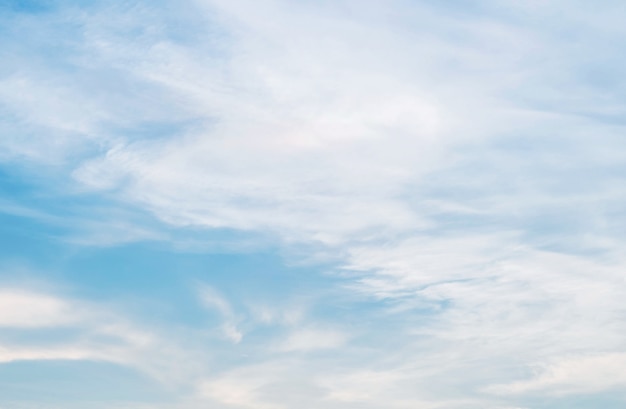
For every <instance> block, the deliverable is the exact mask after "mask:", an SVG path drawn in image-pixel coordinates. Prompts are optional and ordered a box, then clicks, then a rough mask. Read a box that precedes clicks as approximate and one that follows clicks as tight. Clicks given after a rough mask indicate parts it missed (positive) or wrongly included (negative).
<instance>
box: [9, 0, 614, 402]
mask: <svg viewBox="0 0 626 409" xmlns="http://www.w3.org/2000/svg"><path fill="white" fill-rule="evenodd" d="M456 3H457V4H454V5H441V4H432V3H429V2H423V1H422V2H419V1H418V2H407V1H400V0H398V1H396V0H394V1H389V2H386V3H384V4H382V3H380V2H373V1H364V2H358V3H357V2H350V1H338V2H332V3H331V2H317V3H316V4H313V3H309V2H292V1H267V2H262V3H259V2H252V1H246V0H236V1H233V0H230V1H221V0H206V1H187V2H179V3H176V5H174V4H173V3H169V2H167V1H163V2H162V1H159V2H157V3H155V4H152V3H150V4H148V3H145V2H139V1H138V2H127V3H125V4H124V5H104V4H98V2H96V3H94V4H93V5H90V6H80V7H79V6H78V5H74V6H72V7H70V6H67V7H66V6H59V7H58V8H52V9H49V10H47V11H46V12H45V13H37V14H32V13H24V12H22V13H19V12H17V11H16V10H13V9H12V11H10V12H8V11H7V12H4V11H2V13H3V17H2V18H3V21H6V22H7V27H8V28H6V29H3V30H5V31H3V33H4V32H6V33H9V34H10V35H9V36H7V37H5V39H0V44H2V45H6V47H5V51H2V52H0V57H1V58H3V61H4V60H6V61H7V63H6V67H5V68H3V69H2V78H1V79H0V114H1V115H2V117H3V118H6V119H7V120H6V121H3V124H2V125H0V126H1V129H0V132H2V134H3V135H6V136H5V137H3V138H0V139H1V140H0V148H1V151H2V153H0V160H2V162H3V163H4V164H7V166H9V165H10V166H16V167H22V168H28V169H29V171H30V172H32V173H33V174H42V175H46V178H45V182H42V183H46V184H48V185H47V186H46V188H47V189H48V190H50V191H55V192H57V194H58V195H75V196H80V195H89V197H90V198H92V199H93V200H94V201H97V200H98V198H100V199H101V200H102V203H103V204H102V203H101V204H100V206H101V207H100V209H103V210H99V211H94V212H91V213H89V212H88V216H86V217H85V216H84V215H83V214H81V216H80V217H79V218H77V220H78V219H79V220H78V221H79V222H80V223H77V224H80V226H77V227H76V228H75V229H73V230H72V232H73V233H72V234H71V236H72V237H71V238H70V239H67V240H66V241H67V242H68V243H71V244H77V243H79V244H80V245H82V246H94V245H98V246H106V245H112V244H116V245H124V244H126V243H129V242H136V241H146V240H159V241H162V242H172V246H173V248H175V249H177V250H180V249H181V248H182V249H184V248H185V246H186V243H187V242H184V241H181V240H177V237H178V236H177V234H176V233H175V232H177V231H185V229H190V230H191V229H193V230H194V231H195V232H199V233H198V236H200V238H199V239H196V238H195V236H194V240H191V241H192V242H193V243H196V242H198V243H200V244H199V246H200V247H202V243H203V241H202V237H204V236H202V234H204V233H205V232H207V233H206V234H207V236H208V235H209V234H210V233H209V232H214V231H237V232H240V234H241V237H242V239H243V238H246V237H248V235H249V236H254V240H258V241H263V242H264V243H269V244H267V245H268V246H269V247H271V248H272V250H276V249H279V251H280V252H282V254H284V255H286V256H287V257H291V258H298V257H299V255H300V254H301V253H302V252H303V251H302V249H303V248H304V249H305V251H304V252H305V253H307V256H306V258H307V260H309V261H310V260H322V259H323V260H324V261H325V262H328V261H329V260H330V261H331V264H332V266H330V267H328V268H326V267H324V268H326V270H327V271H325V274H327V275H326V276H325V277H326V279H327V281H325V282H327V283H328V284H327V285H328V287H330V286H332V287H333V289H332V291H330V290H329V291H328V292H329V293H330V292H332V294H335V295H336V296H337V299H332V300H327V298H328V297H327V298H324V300H321V298H316V295H317V294H312V295H311V300H312V301H311V304H312V305H311V306H307V307H306V308H304V307H302V306H301V305H295V306H292V305H291V304H290V303H289V302H288V301H285V300H287V299H288V298H289V297H288V294H276V298H277V300H276V302H275V303H274V304H272V303H265V304H266V305H264V304H263V303H261V302H260V301H259V300H256V299H250V300H248V299H245V300H237V302H233V301H232V300H231V299H230V298H229V297H230V295H229V297H226V296H225V295H223V294H221V292H220V289H219V286H218V285H215V286H213V284H212V283H209V282H208V281H209V280H206V282H205V281H202V284H198V283H196V284H197V286H196V287H197V288H195V291H196V296H197V299H198V301H199V304H200V305H202V306H203V307H204V308H205V310H209V311H214V312H217V315H218V320H219V324H218V328H217V331H218V332H220V334H221V336H222V337H223V338H225V339H227V340H228V341H230V342H229V343H228V342H227V343H226V344H228V345H229V346H228V347H225V346H224V345H222V344H219V341H215V340H213V339H211V338H210V336H207V335H206V333H205V332H203V331H204V330H205V329H206V328H202V329H201V330H198V329H197V328H193V329H190V328H186V329H185V330H181V331H182V332H183V333H185V334H187V335H189V336H190V337H193V336H197V337H198V339H199V341H198V343H197V344H196V343H193V342H191V344H193V346H189V345H188V344H187V343H186V342H184V341H183V340H181V339H179V338H177V337H167V336H166V337H164V338H163V339H162V338H161V337H162V333H168V329H167V328H166V329H163V328H160V329H159V331H156V332H158V334H159V335H158V336H157V335H155V334H154V333H153V332H152V331H148V330H145V329H140V328H143V327H142V326H141V325H139V324H137V325H135V324H132V325H131V324H130V322H131V321H132V320H124V319H117V318H111V315H109V314H108V313H102V312H97V313H96V312H94V310H93V305H91V304H89V303H88V302H86V301H80V302H79V301H76V300H72V299H66V298H63V297H57V296H54V295H50V294H40V293H35V292H28V291H22V290H20V291H17V290H15V291H14V290H12V289H7V290H6V291H3V292H1V293H0V325H2V326H4V327H7V328H8V327H11V328H16V329H19V330H20V331H26V330H28V329H33V328H44V327H45V328H48V327H59V328H61V327H63V328H65V327H72V328H77V329H78V331H79V332H80V333H81V334H82V336H81V337H78V338H77V339H75V340H73V341H72V342H69V343H66V344H63V345H61V346H58V347H57V346H55V347H54V348H52V347H50V346H46V347H45V348H43V347H37V348H32V349H29V348H26V349H25V348H23V347H18V346H17V345H13V344H11V345H8V346H5V349H3V350H2V358H0V359H1V360H4V361H5V362H8V361H12V360H23V359H34V360H42V359H96V360H97V359H101V360H109V361H111V362H117V363H122V364H124V365H129V366H132V367H136V368H138V369H139V370H141V371H145V372H146V373H149V374H150V375H151V376H154V377H155V378H160V377H161V376H163V379H162V380H163V381H164V383H168V382H174V381H172V380H170V379H169V378H168V375H169V374H176V375H177V376H178V377H179V379H183V381H181V382H182V383H183V384H185V385H187V387H188V388H190V389H194V390H195V391H196V392H193V393H188V394H187V395H185V398H181V400H182V401H184V400H185V399H186V398H189V399H191V400H192V402H190V403H189V405H192V406H193V405H196V403H197V404H198V405H204V404H206V402H210V403H213V404H215V405H218V407H235V408H236V407H241V408H245V407H249V408H268V409H269V408H272V409H273V408H282V407H293V405H294V404H295V402H296V401H297V400H298V399H297V398H298V397H300V406H302V400H303V398H302V397H306V398H307V399H310V402H313V403H311V405H310V407H319V406H314V403H315V404H322V403H323V406H324V407H329V408H335V407H336V408H340V407H352V406H351V405H356V404H358V405H365V406H362V407H372V408H374V407H381V406H386V407H392V408H395V407H397V408H405V407H416V406H419V407H424V408H429V407H432V408H456V407H459V408H472V407H476V408H485V407H493V408H511V407H526V406H528V407H532V406H533V405H532V402H531V403H529V402H530V401H529V399H531V398H532V397H533V396H535V394H538V393H539V394H545V395H546V396H552V395H553V396H557V395H558V396H567V395H568V394H572V393H582V392H584V393H587V394H594V393H610V391H611V390H612V389H615V388H618V387H620V386H622V384H623V374H622V372H621V371H620V370H619V368H618V367H619V363H621V362H622V360H623V359H622V356H623V354H624V348H623V345H624V335H623V334H625V332H624V325H623V316H624V312H623V306H622V300H623V299H624V295H625V292H626V286H625V285H624V281H623V279H622V275H623V274H622V271H623V266H624V254H623V250H622V248H623V245H624V240H623V237H622V232H623V228H624V227H625V224H626V219H625V218H624V214H623V210H622V207H623V206H622V204H623V201H624V199H625V198H626V194H625V193H624V189H623V188H622V185H623V183H622V182H623V179H624V164H625V163H626V157H625V155H624V152H626V150H625V149H624V148H625V147H626V146H624V141H623V138H622V136H621V134H622V127H623V119H622V117H623V114H624V112H625V101H624V98H623V92H621V90H622V88H623V80H622V73H621V70H622V69H621V68H620V67H621V66H622V61H621V57H619V56H620V55H621V50H622V49H623V46H624V44H622V43H623V41H622V40H621V38H624V36H623V34H624V28H623V23H622V20H623V17H624V10H623V8H622V6H621V5H620V4H618V3H617V2H608V3H605V4H603V5H601V6H593V7H591V6H588V5H585V4H582V3H581V2H574V3H567V4H566V3H565V2H561V1H556V2H550V3H549V4H548V3H546V2H536V1H529V2H517V1H509V2H504V3H503V2H492V1H480V2H472V3H465V4H460V3H458V2H456ZM7 13H8V14H7ZM4 14H6V16H5V15H4ZM9 18H10V21H11V22H10V24H9V23H8V22H9ZM68 23H71V24H69V25H68ZM21 34H23V37H21V38H22V40H21V41H22V42H23V45H24V46H23V47H17V46H15V45H11V43H12V41H9V40H10V39H11V38H17V37H19V36H18V35H21ZM9 37H10V38H9ZM53 40H55V41H56V40H63V41H61V42H59V44H60V45H59V47H61V50H60V52H59V53H52V54H50V53H44V50H45V49H47V48H46V47H47V45H49V44H50V42H51V41H53ZM61 51H62V52H61ZM7 203H8V202H7ZM4 208H5V210H6V211H5V213H11V212H12V213H19V214H22V215H31V216H32V217H39V215H40V213H39V212H37V211H34V210H33V211H31V212H29V211H28V209H26V208H22V207H21V205H20V207H11V206H8V205H7V206H4ZM120 209H121V210H120ZM126 209H128V210H127V211H126ZM42 214H47V213H46V212H42ZM146 214H147V215H149V216H145V215H146ZM139 215H141V216H139ZM142 217H145V219H144V218H142ZM39 218H41V217H39ZM147 218H150V220H149V221H146V220H147ZM172 232H174V233H172ZM238 239H239V236H237V237H235V239H233V240H232V241H233V242H237V240H238ZM207 241H208V239H207ZM217 241H219V239H218V240H217ZM234 246H235V247H237V246H236V244H235V245H234ZM277 251H278V250H277ZM330 277H332V280H331V279H330ZM320 280H322V281H323V280H324V277H322V278H320ZM338 282H340V283H341V285H340V286H338V287H337V286H336V285H337V283H338ZM266 285H267V286H268V287H271V286H272V283H270V282H268V283H266ZM311 291H314V290H313V289H312V290H311ZM276 292H277V293H278V290H276ZM281 297H282V298H281ZM242 306H246V307H242ZM7 311H16V312H15V313H9V312H7ZM329 311H331V312H329ZM102 314H104V315H102ZM204 324H205V322H204V321H203V325H204ZM169 325H170V326H171V327H172V328H178V329H179V330H180V328H179V327H178V326H176V325H175V324H174V323H169ZM166 326H167V325H166ZM185 331H189V332H185ZM263 331H266V332H263ZM107 339H108V341H107ZM111 339H114V340H115V341H114V342H113V341H111ZM209 340H210V342H213V343H212V344H211V346H213V347H215V348H216V349H219V350H220V351H224V350H225V348H228V352H227V353H225V356H226V357H222V358H216V357H215V356H213V355H211V354H210V353H209V352H207V351H206V350H205V349H206V348H205V349H203V348H202V347H201V346H200V345H199V344H202V342H209ZM110 341H111V342H110ZM200 341H201V342H200ZM162 350H165V351H166V352H165V353H162V354H161V353H159V352H158V351H162ZM260 351H261V352H260ZM195 354H197V355H198V356H199V357H200V358H197V359H194V356H193V355H195ZM209 355H210V356H211V358H210V359H209V358H208V357H207V356H209ZM330 355H332V357H330ZM533 368H543V369H542V370H541V371H539V372H537V373H535V374H533ZM468 374H471V379H470V377H469V376H468ZM594 374H595V375H594ZM287 389H288V390H289V392H285V390H287ZM279 390H281V392H280V393H279V392H277V391H279ZM581 391H582V392H581ZM607 391H608V392H607ZM181 395H183V394H182V393H181ZM189 395H192V396H191V397H190V396H189ZM305 400H306V399H305ZM196 401H197V402H196ZM1 404H2V402H0V405H1ZM219 405H221V406H219ZM368 405H369V406H368ZM360 407H361V406H360Z"/></svg>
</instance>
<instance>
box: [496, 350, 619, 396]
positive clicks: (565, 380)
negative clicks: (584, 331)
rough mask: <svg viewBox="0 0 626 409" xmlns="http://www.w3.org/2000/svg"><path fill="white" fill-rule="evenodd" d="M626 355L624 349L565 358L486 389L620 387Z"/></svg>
mask: <svg viewBox="0 0 626 409" xmlns="http://www.w3.org/2000/svg"><path fill="white" fill-rule="evenodd" d="M625 359H626V355H625V354H623V353H608V354H602V355H597V356H576V357H570V358H564V359H561V360H559V361H557V362H554V363H552V364H549V365H546V366H545V368H542V369H541V370H540V371H538V373H537V374H536V376H535V377H534V378H533V379H530V380H527V381H517V382H513V383H510V384H503V385H493V386H491V387H488V388H487V391H489V392H492V393H496V394H522V393H529V392H530V393H539V394H550V395H557V396H558V395H580V394H593V393H598V392H602V391H606V390H610V389H618V388H622V387H623V386H624V385H625V384H626V371H624V361H625ZM542 366H543V365H542Z"/></svg>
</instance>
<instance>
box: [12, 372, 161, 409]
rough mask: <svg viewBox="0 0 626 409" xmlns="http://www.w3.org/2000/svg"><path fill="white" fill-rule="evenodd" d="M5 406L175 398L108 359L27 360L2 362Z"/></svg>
mask: <svg viewBox="0 0 626 409" xmlns="http://www.w3.org/2000/svg"><path fill="white" fill-rule="evenodd" d="M0 393H1V394H2V404H3V406H5V405H6V406H5V407H9V408H10V407H13V406H12V405H15V407H20V406H21V407H23V406H24V405H33V406H36V405H41V404H45V405H46V406H48V407H57V406H59V407H67V408H74V407H76V408H78V407H84V405H93V404H94V403H96V404H97V405H98V406H100V405H103V404H104V405H106V404H109V405H118V404H122V405H128V404H132V403H133V402H134V403H137V402H141V403H148V404H150V403H159V404H162V403H164V402H171V401H173V395H172V394H171V393H170V392H169V391H167V390H164V389H163V387H162V386H161V385H159V384H158V383H156V382H154V380H152V379H150V378H148V377H146V376H145V375H143V374H140V373H137V372H136V371H134V370H132V369H129V368H126V367H124V366H120V365H115V364H111V363H106V362H89V361H74V362H72V361H47V362H46V361H32V362H28V361H24V362H13V363H8V364H3V365H0Z"/></svg>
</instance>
